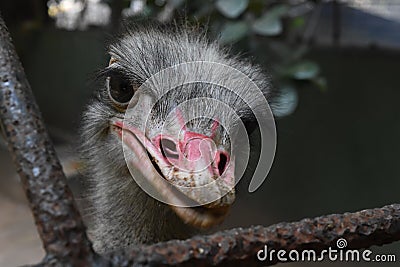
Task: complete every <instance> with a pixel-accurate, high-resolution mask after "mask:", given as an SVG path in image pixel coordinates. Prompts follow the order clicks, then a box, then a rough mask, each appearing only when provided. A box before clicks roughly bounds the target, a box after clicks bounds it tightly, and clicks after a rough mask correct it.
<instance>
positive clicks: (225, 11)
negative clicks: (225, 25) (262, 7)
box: [215, 0, 249, 19]
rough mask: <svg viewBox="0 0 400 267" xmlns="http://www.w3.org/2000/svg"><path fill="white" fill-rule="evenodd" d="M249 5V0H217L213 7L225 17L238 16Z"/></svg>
mask: <svg viewBox="0 0 400 267" xmlns="http://www.w3.org/2000/svg"><path fill="white" fill-rule="evenodd" d="M248 5H249V0H217V2H216V3H215V7H216V8H217V9H218V11H219V12H221V14H222V15H224V16H225V17H228V18H231V19H234V18H237V17H239V16H240V15H241V14H242V13H243V12H244V11H245V10H246V8H247V6H248Z"/></svg>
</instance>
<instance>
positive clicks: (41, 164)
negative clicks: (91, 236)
mask: <svg viewBox="0 0 400 267" xmlns="http://www.w3.org/2000/svg"><path fill="white" fill-rule="evenodd" d="M0 119H1V127H2V130H3V134H4V136H5V138H6V141H7V143H8V149H9V151H10V152H11V155H12V158H13V161H14V164H15V166H16V169H17V172H18V174H19V176H20V177H21V182H22V185H23V188H24V191H25V194H26V196H27V198H28V201H29V203H30V207H31V209H32V212H33V216H34V219H35V222H36V226H37V229H38V231H39V235H40V237H41V239H42V242H43V246H44V248H45V250H46V252H47V256H46V259H47V261H51V259H56V260H58V261H60V262H61V260H65V259H68V260H72V262H75V263H76V264H75V266H78V265H79V264H82V263H84V262H85V261H87V260H91V259H92V257H93V255H95V254H94V253H93V251H92V249H91V245H90V242H89V241H88V239H87V237H86V234H85V227H84V225H83V222H82V220H81V217H80V215H79V212H78V210H77V208H76V206H75V204H74V200H73V197H72V194H71V192H70V190H69V188H68V186H67V183H66V178H65V175H64V173H63V171H62V168H61V165H60V162H59V160H58V158H57V156H56V154H55V151H54V148H53V145H52V143H51V141H50V138H49V135H48V133H47V131H46V128H45V125H44V123H43V120H42V117H41V114H40V112H39V108H38V107H37V104H36V102H35V100H34V97H33V94H32V91H31V89H30V86H29V83H28V81H27V79H26V77H25V73H24V71H23V68H22V65H21V63H20V61H19V59H18V56H17V54H16V52H15V49H14V47H13V45H12V43H11V38H10V36H9V34H8V30H7V28H6V25H5V23H4V21H3V19H2V18H1V16H0Z"/></svg>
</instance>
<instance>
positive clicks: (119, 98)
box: [107, 75, 135, 106]
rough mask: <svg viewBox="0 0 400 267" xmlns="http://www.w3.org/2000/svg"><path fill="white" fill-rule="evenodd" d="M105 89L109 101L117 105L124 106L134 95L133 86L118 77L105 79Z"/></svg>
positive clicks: (113, 76)
mask: <svg viewBox="0 0 400 267" xmlns="http://www.w3.org/2000/svg"><path fill="white" fill-rule="evenodd" d="M107 89H108V94H109V96H110V98H111V100H112V101H113V102H114V103H116V104H117V105H123V106H126V105H128V104H129V101H130V100H131V99H132V97H133V95H134V94H135V90H134V87H133V85H132V84H131V83H130V81H128V80H127V79H125V78H124V77H122V76H120V75H112V76H110V77H107Z"/></svg>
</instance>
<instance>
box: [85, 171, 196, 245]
mask: <svg viewBox="0 0 400 267" xmlns="http://www.w3.org/2000/svg"><path fill="white" fill-rule="evenodd" d="M98 178H100V180H101V182H100V183H99V182H98V183H96V186H95V191H96V196H95V198H94V199H93V208H95V212H94V216H93V218H92V219H91V224H89V230H90V233H91V236H92V239H93V242H94V248H95V250H96V251H98V252H106V251H110V250H115V249H121V248H127V247H130V246H133V245H137V244H148V243H155V242H160V241H165V240H169V239H183V238H187V237H189V236H190V235H191V234H193V232H194V231H193V229H192V228H191V227H190V226H188V225H185V224H184V223H183V222H182V221H181V220H180V219H179V218H178V217H177V216H176V215H175V213H173V211H172V210H171V209H170V208H169V207H168V206H167V205H166V204H163V203H161V202H159V201H157V200H155V199H153V198H152V197H150V196H148V195H147V194H146V193H145V192H144V191H143V190H142V189H141V188H140V187H139V186H138V185H137V184H136V182H135V181H134V180H133V179H132V177H131V176H130V175H129V174H125V175H121V176H118V177H111V176H108V177H98ZM98 178H97V179H98Z"/></svg>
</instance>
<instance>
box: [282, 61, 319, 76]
mask: <svg viewBox="0 0 400 267" xmlns="http://www.w3.org/2000/svg"><path fill="white" fill-rule="evenodd" d="M318 74H319V66H318V65H317V64H316V63H315V62H312V61H302V62H300V63H297V64H295V65H294V66H292V67H290V68H289V70H288V75H289V76H291V77H292V78H295V79H298V80H310V79H313V78H315V77H317V76H318Z"/></svg>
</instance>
